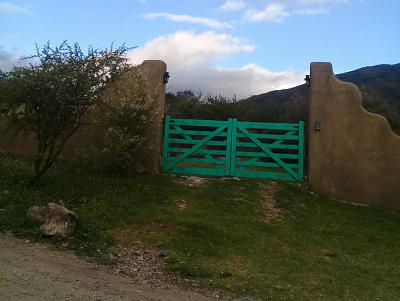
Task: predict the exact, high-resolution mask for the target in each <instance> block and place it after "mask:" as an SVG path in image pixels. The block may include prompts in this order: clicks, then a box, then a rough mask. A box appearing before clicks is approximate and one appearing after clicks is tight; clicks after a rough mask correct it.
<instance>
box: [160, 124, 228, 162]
mask: <svg viewBox="0 0 400 301" xmlns="http://www.w3.org/2000/svg"><path fill="white" fill-rule="evenodd" d="M224 129H226V125H222V126H220V127H219V128H217V129H216V130H215V131H214V132H212V133H211V134H210V135H208V136H207V137H206V138H205V139H203V140H201V141H200V142H198V143H197V144H195V145H193V146H192V148H190V149H189V150H188V151H187V152H185V153H184V154H183V155H182V156H180V157H178V158H176V159H175V160H174V161H172V162H171V163H170V164H168V165H169V166H171V167H173V166H175V165H176V164H177V163H178V162H180V161H183V160H184V159H185V158H187V157H188V156H189V155H190V154H192V153H193V152H195V151H196V150H197V149H199V148H200V147H201V146H202V145H204V144H206V143H207V142H208V141H210V140H211V139H212V138H214V137H215V136H216V135H218V134H219V133H221V132H222V131H223V130H224ZM168 169H169V168H168Z"/></svg>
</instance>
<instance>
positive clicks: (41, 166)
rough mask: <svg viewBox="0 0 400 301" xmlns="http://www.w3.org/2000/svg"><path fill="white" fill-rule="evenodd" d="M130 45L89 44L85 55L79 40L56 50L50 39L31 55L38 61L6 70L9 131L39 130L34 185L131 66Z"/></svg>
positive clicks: (2, 99) (0, 99) (0, 101)
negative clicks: (98, 46) (99, 46)
mask: <svg viewBox="0 0 400 301" xmlns="http://www.w3.org/2000/svg"><path fill="white" fill-rule="evenodd" d="M129 49H130V48H127V47H125V45H122V46H121V47H118V48H114V47H113V46H112V45H111V47H110V48H109V49H103V50H95V49H93V48H92V47H89V49H88V51H87V53H84V52H83V51H82V50H81V48H80V46H79V45H78V43H74V44H73V46H70V45H69V44H68V42H67V41H64V42H63V43H61V44H60V45H59V46H56V47H54V48H53V47H51V45H50V42H47V44H45V45H44V46H43V48H42V49H40V48H39V47H38V46H37V45H36V54H35V55H33V56H30V57H28V58H29V59H34V63H30V64H29V65H28V66H23V67H14V68H13V70H12V71H10V72H8V73H6V74H5V78H6V80H5V81H3V82H2V83H1V84H0V90H1V92H2V93H1V96H0V107H1V111H0V112H2V119H4V120H5V121H6V129H7V131H10V130H14V131H15V132H20V131H22V132H23V133H24V134H25V135H29V134H31V133H34V134H35V135H36V138H37V141H38V144H37V153H36V159H35V163H34V171H33V175H32V177H31V178H30V180H29V184H30V185H34V184H35V183H36V182H37V181H38V180H39V178H40V177H41V176H42V175H43V174H44V173H45V172H46V171H47V170H48V169H49V168H50V167H51V166H52V164H53V163H54V162H55V160H56V159H57V157H58V156H59V155H60V153H61V152H62V150H63V147H64V145H65V142H66V141H67V140H68V139H69V138H70V137H71V136H72V135H73V134H74V133H75V132H76V131H77V130H78V128H79V127H80V126H82V125H83V124H84V117H85V115H86V113H87V111H88V109H89V108H91V107H92V106H93V105H94V104H96V103H97V102H98V100H99V96H100V95H101V93H102V92H103V91H104V89H105V88H106V86H107V84H109V83H110V82H114V81H115V80H116V79H117V78H118V77H120V76H121V75H122V74H124V73H125V72H126V71H128V70H131V65H130V64H129V62H128V59H127V57H126V52H127V51H128V50H129Z"/></svg>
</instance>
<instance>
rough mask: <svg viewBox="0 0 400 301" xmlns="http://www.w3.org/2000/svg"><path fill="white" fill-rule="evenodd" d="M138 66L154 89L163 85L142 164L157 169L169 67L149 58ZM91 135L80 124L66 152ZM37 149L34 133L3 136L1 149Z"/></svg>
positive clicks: (19, 151) (148, 169)
mask: <svg viewBox="0 0 400 301" xmlns="http://www.w3.org/2000/svg"><path fill="white" fill-rule="evenodd" d="M138 68H141V69H146V71H147V80H148V82H149V85H150V87H149V88H150V89H151V90H154V89H155V88H156V87H158V86H159V87H160V93H159V97H158V99H156V100H155V103H154V109H155V111H157V112H158V120H159V122H158V123H157V124H156V125H155V126H154V127H152V128H150V129H149V132H151V133H152V136H151V139H150V140H149V141H148V143H147V144H146V146H145V147H146V148H147V149H150V150H151V151H150V152H149V154H148V156H145V157H146V160H145V161H146V162H144V164H143V168H144V171H146V172H150V173H154V172H158V171H159V170H160V169H161V159H160V156H161V153H162V150H161V147H162V141H163V140H162V137H163V123H162V122H163V117H164V106H165V84H164V82H163V75H164V73H165V72H166V70H167V65H166V64H165V63H164V62H163V61H160V60H147V61H144V62H143V63H142V64H141V65H139V66H138ZM90 141H91V137H90V135H89V133H88V132H87V131H86V130H85V129H84V128H80V129H79V130H78V131H77V132H76V133H75V134H74V135H73V136H71V138H70V139H69V140H68V141H67V143H66V145H65V152H66V153H67V154H71V155H73V154H74V153H75V151H76V150H77V149H79V148H82V147H83V146H87V145H89V144H90ZM36 149H37V141H36V139H35V134H34V133H31V134H30V135H29V136H28V137H25V136H24V135H23V134H22V133H20V134H18V135H17V136H16V137H13V136H11V135H9V136H2V137H0V152H7V153H13V154H21V155H34V154H35V153H36Z"/></svg>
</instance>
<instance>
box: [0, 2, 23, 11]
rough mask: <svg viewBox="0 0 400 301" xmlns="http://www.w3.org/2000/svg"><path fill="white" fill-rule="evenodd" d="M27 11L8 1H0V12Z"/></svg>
mask: <svg viewBox="0 0 400 301" xmlns="http://www.w3.org/2000/svg"><path fill="white" fill-rule="evenodd" d="M26 12H28V11H27V10H26V9H24V8H22V7H20V6H17V5H14V4H11V3H8V2H0V13H26Z"/></svg>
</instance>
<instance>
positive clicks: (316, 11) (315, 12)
mask: <svg viewBox="0 0 400 301" xmlns="http://www.w3.org/2000/svg"><path fill="white" fill-rule="evenodd" d="M328 12H329V11H328V9H326V8H303V9H295V10H294V11H293V12H292V14H294V15H322V14H327V13H328Z"/></svg>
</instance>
